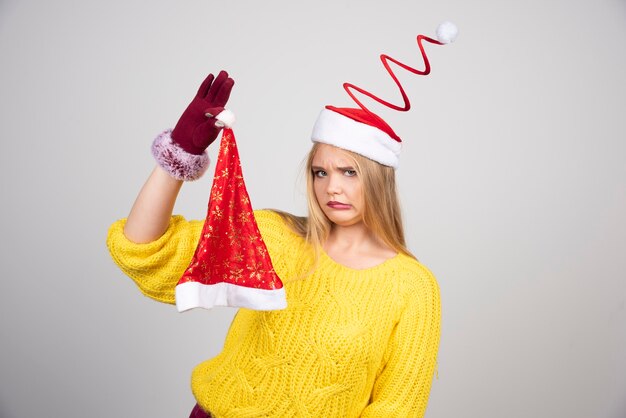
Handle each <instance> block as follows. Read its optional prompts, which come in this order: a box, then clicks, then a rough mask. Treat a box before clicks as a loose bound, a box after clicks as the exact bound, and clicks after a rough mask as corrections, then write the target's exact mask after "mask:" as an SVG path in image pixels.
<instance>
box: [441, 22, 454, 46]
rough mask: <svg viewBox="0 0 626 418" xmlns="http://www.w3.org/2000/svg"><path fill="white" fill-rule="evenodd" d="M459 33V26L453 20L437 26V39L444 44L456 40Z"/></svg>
mask: <svg viewBox="0 0 626 418" xmlns="http://www.w3.org/2000/svg"><path fill="white" fill-rule="evenodd" d="M458 34H459V28H457V27H456V25H455V24H454V23H452V22H448V21H446V22H443V23H442V24H440V25H439V27H437V40H438V41H439V42H441V43H442V44H449V43H451V42H454V40H455V39H456V37H457V35H458Z"/></svg>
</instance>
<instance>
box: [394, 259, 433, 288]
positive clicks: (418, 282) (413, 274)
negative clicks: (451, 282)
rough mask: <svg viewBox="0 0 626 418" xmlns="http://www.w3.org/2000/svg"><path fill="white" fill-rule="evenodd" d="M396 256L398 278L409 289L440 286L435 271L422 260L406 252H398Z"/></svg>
mask: <svg viewBox="0 0 626 418" xmlns="http://www.w3.org/2000/svg"><path fill="white" fill-rule="evenodd" d="M396 258H397V262H396V263H395V264H396V266H395V269H396V273H397V277H398V280H399V281H400V282H401V285H403V287H405V288H406V289H407V290H408V291H414V290H417V289H424V288H431V289H435V290H436V289H438V288H439V285H438V283H437V279H436V278H435V275H434V274H433V272H432V271H431V270H430V269H429V268H428V267H426V266H425V265H424V264H422V263H421V262H420V261H418V260H417V259H415V258H413V257H411V256H409V255H406V254H398V256H397V257H396Z"/></svg>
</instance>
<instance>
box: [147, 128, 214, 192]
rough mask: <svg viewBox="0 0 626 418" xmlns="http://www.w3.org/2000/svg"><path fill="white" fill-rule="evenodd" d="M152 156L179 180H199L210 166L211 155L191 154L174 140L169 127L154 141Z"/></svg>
mask: <svg viewBox="0 0 626 418" xmlns="http://www.w3.org/2000/svg"><path fill="white" fill-rule="evenodd" d="M152 156H153V157H154V159H155V160H156V162H157V163H158V164H159V166H161V168H162V169H164V170H165V171H167V172H168V173H169V174H170V175H171V176H172V177H174V178H175V179H177V180H184V181H192V180H197V179H199V178H200V177H202V175H203V174H204V172H205V171H206V170H207V168H209V155H208V154H207V153H206V151H205V152H204V153H202V154H201V155H195V154H190V153H188V152H187V151H185V150H184V149H182V148H181V147H179V146H178V144H176V143H175V142H173V141H172V130H171V129H168V130H166V131H164V132H162V133H161V134H159V135H158V136H157V137H156V138H154V142H153V143H152Z"/></svg>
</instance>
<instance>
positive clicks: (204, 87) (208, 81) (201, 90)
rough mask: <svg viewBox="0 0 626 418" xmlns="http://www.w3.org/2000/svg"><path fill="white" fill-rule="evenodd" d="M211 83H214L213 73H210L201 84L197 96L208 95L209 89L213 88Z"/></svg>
mask: <svg viewBox="0 0 626 418" xmlns="http://www.w3.org/2000/svg"><path fill="white" fill-rule="evenodd" d="M211 83H213V74H209V75H208V76H207V78H205V79H204V81H203V82H202V84H200V88H199V89H198V94H196V97H204V96H206V95H207V93H208V91H209V89H210V88H211Z"/></svg>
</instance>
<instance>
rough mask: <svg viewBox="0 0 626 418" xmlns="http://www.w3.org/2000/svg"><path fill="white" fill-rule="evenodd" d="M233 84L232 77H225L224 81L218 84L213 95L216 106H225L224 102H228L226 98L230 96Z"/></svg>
mask: <svg viewBox="0 0 626 418" xmlns="http://www.w3.org/2000/svg"><path fill="white" fill-rule="evenodd" d="M234 85H235V80H233V79H232V78H228V79H226V81H224V83H222V85H221V86H220V89H219V91H218V92H217V94H216V95H215V100H214V104H215V105H216V106H225V105H226V102H228V98H229V97H230V91H231V90H232V89H233V86H234Z"/></svg>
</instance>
